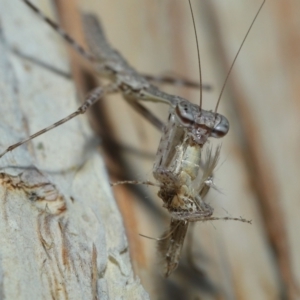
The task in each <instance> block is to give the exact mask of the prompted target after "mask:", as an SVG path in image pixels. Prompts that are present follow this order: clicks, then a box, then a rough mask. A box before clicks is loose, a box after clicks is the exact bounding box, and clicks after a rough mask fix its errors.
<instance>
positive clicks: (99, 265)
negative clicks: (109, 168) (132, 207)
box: [0, 0, 148, 299]
mask: <svg viewBox="0 0 300 300" xmlns="http://www.w3.org/2000/svg"><path fill="white" fill-rule="evenodd" d="M35 3H36V4H37V5H38V7H40V8H41V9H42V10H43V11H44V12H45V13H46V14H47V15H49V16H51V15H52V16H53V13H52V12H51V11H52V9H53V7H51V6H50V3H49V2H47V1H35ZM0 22H1V32H0V53H1V55H0V101H1V110H0V113H1V117H0V136H1V150H2V149H3V150H4V149H5V148H6V147H7V146H8V145H10V144H12V143H14V142H16V141H19V140H20V139H23V138H25V137H27V136H28V135H29V134H31V133H34V132H36V131H37V130H39V129H41V128H43V127H44V126H47V125H50V124H51V123H53V122H55V121H57V120H58V119H60V118H61V117H65V116H66V115H67V114H69V113H71V112H73V111H74V110H75V109H76V108H77V107H78V106H79V101H78V100H77V99H76V91H75V87H74V83H73V81H72V80H71V79H70V78H65V77H64V76H61V75H58V74H56V73H55V72H53V71H52V70H50V69H49V68H46V67H45V66H42V65H41V64H43V63H44V64H45V65H48V66H51V67H52V68H57V69H59V70H61V71H63V72H65V73H66V74H70V70H69V66H68V57H67V53H66V51H65V47H64V44H63V43H61V41H60V38H59V37H58V36H57V35H56V34H55V33H54V32H53V31H52V30H51V29H50V28H48V26H47V25H45V24H43V22H42V21H41V20H40V19H39V18H37V16H36V15H35V14H33V13H32V12H31V11H30V10H29V9H28V8H27V7H26V6H25V5H24V3H22V2H21V1H10V0H1V1H0ZM16 52H18V53H19V55H18V54H16ZM97 143H98V141H97V139H96V138H95V136H94V135H93V134H92V132H91V130H90V128H89V125H88V122H87V121H86V117H80V118H76V120H74V121H71V122H69V123H68V124H66V126H62V127H59V128H58V129H56V130H54V131H52V132H49V133H47V134H46V135H43V136H41V137H40V138H37V139H35V140H33V141H32V142H29V143H27V144H26V145H24V146H21V147H20V148H18V149H16V150H14V151H13V152H11V153H8V154H7V155H5V156H4V157H3V158H2V159H1V161H0V164H1V173H0V199H1V200H0V245H1V246H0V270H1V272H0V274H1V277H0V279H1V285H0V298H1V299H120V298H122V299H144V298H146V299H147V298H148V296H147V293H146V292H145V291H144V289H143V288H142V286H141V285H140V283H139V280H138V279H136V277H135V275H134V274H133V271H132V267H131V262H130V257H129V252H128V245H127V239H126V236H125V231H124V227H123V222H122V219H121V215H120V213H119V210H118V207H117V205H116V203H115V200H114V197H113V195H112V192H111V189H110V186H109V182H108V177H107V173H106V168H105V165H104V163H103V160H102V158H101V157H100V155H99V153H98V150H97Z"/></svg>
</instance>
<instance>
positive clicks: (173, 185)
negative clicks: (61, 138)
mask: <svg viewBox="0 0 300 300" xmlns="http://www.w3.org/2000/svg"><path fill="white" fill-rule="evenodd" d="M22 1H23V2H24V3H25V4H26V5H27V6H29V7H30V8H31V9H32V10H33V11H35V12H36V13H37V14H38V15H40V16H41V18H42V19H43V20H44V21H46V22H47V23H48V24H49V25H50V26H51V27H52V28H54V30H56V31H57V32H58V33H59V34H60V35H61V36H62V37H63V38H64V39H65V40H66V41H67V42H68V43H69V44H70V45H71V46H72V47H73V48H74V49H75V50H76V51H77V52H79V53H80V54H81V55H82V56H83V57H84V58H86V59H87V60H88V61H90V62H92V64H93V66H94V68H95V70H96V72H97V73H98V74H99V75H100V76H102V77H105V78H107V79H109V80H110V81H111V82H112V83H110V84H108V85H105V86H100V87H97V88H96V89H94V90H93V91H92V92H91V93H90V94H89V95H88V96H87V97H86V99H85V102H84V103H83V104H82V105H81V106H80V107H79V108H78V109H77V111H75V112H74V113H72V114H70V115H69V116H67V117H66V118H64V119H62V120H60V121H58V122H56V123H54V124H53V125H51V126H49V127H47V128H45V129H43V130H41V131H39V132H37V133H35V134H33V135H32V136H30V137H29V138H27V139H26V140H23V141H21V142H18V143H16V144H14V145H11V146H10V147H8V148H7V149H6V150H5V151H4V152H3V153H2V154H1V155H0V158H1V157H2V156H3V155H4V154H6V153H7V152H9V151H12V150H13V149H15V148H17V147H18V146H20V145H22V144H24V143H26V142H27V141H29V140H31V139H33V138H35V137H37V136H39V135H41V134H43V133H45V132H47V131H49V130H51V129H53V128H55V127H57V126H59V125H61V124H63V123H65V122H67V121H69V120H70V119H72V118H74V117H76V116H77V115H79V114H83V113H85V112H86V110H87V109H88V108H89V107H90V106H92V105H93V104H94V103H95V102H97V101H99V100H101V99H102V98H103V97H104V96H105V95H107V94H110V93H116V92H119V93H121V94H122V95H123V98H124V99H125V100H126V101H127V102H128V103H129V104H130V105H132V106H133V107H134V108H135V109H136V110H138V111H139V112H140V113H141V114H142V115H143V116H144V117H145V118H147V119H148V120H149V121H150V122H151V123H152V124H153V125H154V126H156V127H157V128H159V129H160V130H162V137H161V141H160V144H159V146H158V151H157V154H156V159H155V163H154V166H153V175H154V178H155V179H156V180H157V182H158V184H155V185H157V186H159V192H158V196H159V197H160V198H161V199H162V201H163V203H164V204H163V206H164V207H165V208H166V209H167V210H168V211H169V213H170V215H171V224H170V229H169V231H168V234H167V235H164V236H163V238H162V239H161V241H160V242H159V249H160V252H161V255H162V257H163V258H164V259H165V268H164V275H165V276H169V275H170V274H171V273H172V272H173V271H174V270H175V269H176V267H177V265H178V261H179V257H180V252H181V248H182V245H183V241H184V238H185V235H186V232H187V229H188V224H189V222H197V221H206V220H218V219H222V220H224V219H225V220H229V219H231V220H238V221H242V222H249V221H247V220H245V219H242V218H215V217H212V214H213V209H212V208H211V207H210V206H209V205H208V204H207V203H206V202H205V201H204V198H205V196H206V194H207V193H208V191H209V189H210V187H213V186H214V185H213V181H212V178H213V171H214V169H215V167H216V164H217V161H218V158H219V154H220V147H218V148H217V149H216V150H215V151H212V150H211V149H208V154H207V155H206V156H205V155H203V149H204V147H206V143H207V141H208V139H209V138H211V137H213V138H221V137H223V136H225V135H226V134H227V132H228V130H229V122H228V121H227V119H226V118H225V117H224V116H222V115H220V114H218V113H217V112H216V110H215V111H206V110H203V109H202V108H201V105H200V106H198V105H195V104H192V103H190V102H189V101H188V100H186V99H184V98H181V97H179V96H174V95H170V94H167V93H165V92H162V91H160V90H159V89H158V88H157V87H155V86H154V85H153V84H151V83H150V82H149V81H148V80H147V79H146V77H144V76H142V75H140V74H139V73H137V72H136V71H135V70H134V69H133V68H132V67H131V66H129V65H128V63H127V62H126V60H125V59H124V58H123V57H122V56H121V55H120V54H119V52H118V51H116V50H115V49H113V48H112V47H111V46H110V45H109V43H108V42H107V40H106V37H105V35H104V32H103V30H102V28H101V25H100V23H99V22H98V20H97V19H96V18H95V17H94V16H93V15H90V14H87V15H83V24H84V29H85V35H86V40H87V42H88V44H89V48H90V51H91V52H88V51H86V50H85V49H83V48H82V47H81V46H80V45H78V44H77V43H76V42H75V41H74V40H73V39H72V38H71V37H70V36H69V35H68V34H67V33H66V32H65V31H64V30H62V29H61V28H60V27H59V26H58V25H57V24H55V23H54V22H53V21H52V20H50V19H49V18H47V17H46V16H45V15H44V14H43V13H42V12H41V11H40V10H39V9H38V8H36V7H35V6H34V5H33V4H32V3H31V2H29V1H28V0H22ZM255 18H256V17H255ZM254 20H255V19H254ZM252 24H253V23H252ZM251 27H252V25H251ZM251 27H250V28H251ZM249 30H250V29H249ZM248 32H249V31H248ZM247 34H248V33H247ZM246 36H247V35H246ZM242 45H243V44H242ZM240 48H241V47H240ZM225 82H226V81H225ZM201 85H202V84H201V83H200V86H201ZM221 94H222V93H221ZM220 97H221V95H220ZM219 100H220V99H219ZM219 100H218V103H219ZM139 101H150V102H161V103H165V104H167V105H169V107H170V109H169V118H168V121H167V122H166V124H165V125H163V124H162V123H161V121H160V120H158V119H157V118H156V117H155V116H154V115H153V114H152V113H150V112H149V111H148V110H146V109H145V108H144V107H143V106H142V105H141V104H140V103H139ZM217 105H218V104H217ZM133 183H135V182H133Z"/></svg>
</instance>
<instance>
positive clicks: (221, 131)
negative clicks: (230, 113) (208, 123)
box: [210, 115, 229, 138]
mask: <svg viewBox="0 0 300 300" xmlns="http://www.w3.org/2000/svg"><path fill="white" fill-rule="evenodd" d="M217 120H218V122H217V123H216V124H215V126H214V128H213V129H212V131H211V134H210V136H211V137H214V138H221V137H223V136H225V135H226V134H227V132H228V131H229V122H228V120H227V119H226V118H225V117H224V116H222V115H218V118H217Z"/></svg>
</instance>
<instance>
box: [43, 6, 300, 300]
mask: <svg viewBox="0 0 300 300" xmlns="http://www.w3.org/2000/svg"><path fill="white" fill-rule="evenodd" d="M56 4H57V9H58V12H59V15H60V18H61V22H62V24H64V27H65V28H66V29H67V31H68V32H70V33H71V34H72V35H73V36H74V37H76V39H78V40H79V41H80V42H82V43H84V40H83V38H82V36H81V35H80V18H79V15H78V11H79V10H85V11H90V12H93V13H95V14H97V16H98V18H99V19H101V22H102V25H103V27H104V28H105V32H106V33H107V36H108V39H109V41H110V42H111V44H112V45H113V46H114V47H115V48H116V49H118V50H119V51H120V52H121V53H122V54H123V55H124V57H125V58H126V59H127V60H128V62H129V63H130V64H131V65H132V66H134V67H135V68H136V69H137V70H138V71H139V72H141V73H145V74H151V75H162V74H166V73H168V74H170V73H171V74H178V75H179V76H183V77H185V78H189V79H193V80H195V81H197V80H198V78H199V75H198V63H197V50H196V44H195V37H194V30H193V25H192V19H191V14H190V11H189V6H188V2H187V1H182V0H172V1H170V0H165V1H158V0H143V1H141V0H126V1H124V0H115V1H106V0H102V1H95V0H79V1H75V0H72V1H62V0H61V1H59V0H57V1H56ZM192 4H193V8H194V14H195V19H196V26H197V32H198V37H199V46H200V54H201V64H202V74H203V82H204V83H208V84H210V85H211V86H212V88H213V89H212V91H209V92H204V108H205V109H214V107H215V105H216V101H217V98H218V96H219V94H220V90H221V87H222V84H223V83H224V79H225V77H226V74H227V72H228V70H229V67H230V65H231V63H232V61H233V59H234V56H235V54H236V52H237V50H238V48H239V46H240V44H241V42H242V40H243V38H244V36H245V34H246V32H247V30H248V28H249V26H250V24H251V22H252V20H253V18H254V16H255V14H256V12H257V11H258V9H259V6H260V5H261V1H259V0H242V1H237V0H227V1H222V0H209V1H208V0H193V1H192ZM299 11H300V3H299V1H296V0H294V1H293V0H286V1H267V3H266V4H265V5H264V7H263V9H262V11H261V13H260V15H259V16H258V19H257V21H256V22H255V24H254V27H253V29H252V30H251V32H250V34H249V37H248V38H247V40H246V43H245V45H244V47H243V49H242V51H241V53H240V55H239V57H238V59H237V62H236V64H235V66H234V69H233V72H232V74H231V76H230V79H229V81H228V84H227V86H226V90H225V92H224V95H223V97H222V101H221V105H220V107H219V112H220V113H222V114H224V115H225V116H226V117H227V118H228V120H229V122H230V124H231V129H230V132H229V134H228V135H227V136H226V137H225V138H224V139H223V140H222V141H217V143H216V144H218V143H222V151H221V158H220V161H219V166H218V167H217V170H216V172H215V183H216V185H217V186H218V188H219V189H220V191H221V192H217V191H211V192H210V193H209V195H208V197H207V200H206V201H207V202H208V203H209V204H210V205H211V206H212V207H213V208H214V210H215V213H214V215H215V216H217V217H240V216H242V217H244V218H246V219H250V220H252V225H249V224H244V223H239V222H233V221H226V222H225V221H215V222H204V223H203V222H201V223H200V222H199V223H197V224H195V226H194V227H193V229H192V228H190V231H189V233H188V236H187V239H186V241H185V247H184V249H183V252H182V258H181V261H180V264H179V267H178V269H177V270H176V271H175V272H174V273H173V274H172V275H171V276H170V278H168V279H164V278H163V277H162V275H161V269H160V262H159V260H158V255H157V251H156V250H157V249H156V242H155V241H153V240H149V239H146V238H143V237H141V236H139V233H141V234H144V235H147V236H150V237H154V238H156V237H159V236H161V235H162V233H163V232H164V231H165V230H166V229H167V227H168V225H169V216H168V213H167V211H166V210H164V209H163V208H161V206H162V201H161V200H160V199H159V198H158V197H157V196H156V193H157V190H156V189H155V188H152V187H147V186H118V187H116V188H114V192H115V196H116V198H117V201H118V204H119V207H120V210H121V212H122V214H123V217H124V224H125V226H126V230H127V236H128V241H129V245H130V251H131V257H132V262H133V265H134V269H135V272H136V274H137V276H139V277H140V278H141V281H142V284H143V285H144V287H145V288H146V290H147V291H148V292H149V294H150V297H151V298H152V299H299V298H300V293H299V279H300V258H299V255H298V253H299V250H300V241H299V236H298V234H299V233H298V230H299V225H300V218H299V216H298V215H299V208H300V199H299V196H300V184H299V178H300V164H299V159H298V153H299V150H300V131H299V129H300V124H299V109H300V108H299V103H300V102H299V100H298V97H299V95H300V85H299V79H300V71H299V57H300V44H299V41H300V21H299V17H298V16H299ZM46 12H47V11H46ZM71 57H73V59H72V65H73V70H74V73H73V76H74V78H75V79H76V81H77V83H78V90H79V94H81V95H83V94H85V93H86V92H87V90H88V89H90V88H91V87H92V86H93V85H95V79H94V77H92V73H88V71H87V69H86V66H85V65H84V66H82V65H78V62H80V60H79V59H78V56H76V55H74V54H71ZM160 87H161V89H163V90H164V91H167V92H169V93H171V94H176V95H180V96H182V97H185V98H187V99H189V100H190V101H191V102H193V103H199V90H197V89H194V90H191V89H187V88H183V87H171V86H160ZM147 106H148V107H149V108H150V109H151V110H152V111H153V112H154V113H155V114H156V115H157V116H158V117H159V118H161V120H166V118H167V107H165V106H163V105H158V104H151V105H147ZM90 116H91V120H92V121H91V123H92V124H93V127H94V128H95V129H96V130H97V132H98V133H99V134H100V138H101V144H100V145H99V149H100V151H101V152H102V153H103V155H104V156H105V158H106V161H107V166H108V171H109V173H110V175H111V180H112V181H118V180H123V179H135V180H153V178H152V164H153V162H154V158H155V153H156V149H157V145H158V143H159V139H160V133H159V132H158V131H157V130H156V129H155V128H154V127H153V126H152V125H151V124H149V123H148V122H147V121H146V120H144V119H143V118H142V117H141V116H140V115H138V114H137V113H136V112H134V111H133V110H132V109H131V107H129V105H127V104H126V102H125V101H124V100H123V99H121V97H117V96H114V97H112V96H110V97H107V99H105V101H102V102H101V103H100V104H99V105H98V106H97V107H96V108H95V110H94V111H93V112H92V113H91V114H90ZM116 234H118V233H117V232H116Z"/></svg>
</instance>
